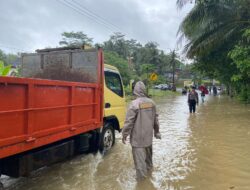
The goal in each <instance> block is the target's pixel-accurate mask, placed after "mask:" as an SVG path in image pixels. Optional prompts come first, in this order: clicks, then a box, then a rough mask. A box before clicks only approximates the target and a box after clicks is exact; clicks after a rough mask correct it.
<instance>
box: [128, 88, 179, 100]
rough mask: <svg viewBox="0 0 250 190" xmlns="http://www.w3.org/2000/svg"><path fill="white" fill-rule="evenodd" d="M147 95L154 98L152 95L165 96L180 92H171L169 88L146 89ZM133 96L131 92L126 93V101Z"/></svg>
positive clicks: (175, 94)
mask: <svg viewBox="0 0 250 190" xmlns="http://www.w3.org/2000/svg"><path fill="white" fill-rule="evenodd" d="M148 94H149V97H150V98H154V97H166V96H177V95H180V92H177V91H176V92H173V91H170V90H159V89H149V91H148ZM134 98H135V97H134V96H133V95H132V93H129V94H128V93H126V101H127V102H128V101H131V100H133V99H134Z"/></svg>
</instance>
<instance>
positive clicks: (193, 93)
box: [188, 86, 199, 113]
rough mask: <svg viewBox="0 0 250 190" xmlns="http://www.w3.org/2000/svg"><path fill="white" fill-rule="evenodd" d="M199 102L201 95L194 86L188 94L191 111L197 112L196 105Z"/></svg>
mask: <svg viewBox="0 0 250 190" xmlns="http://www.w3.org/2000/svg"><path fill="white" fill-rule="evenodd" d="M198 104H199V96H198V93H197V92H196V91H195V87H194V86H193V87H192V90H191V92H189V94H188V105H189V112H190V113H192V112H193V113H195V111H196V105H198Z"/></svg>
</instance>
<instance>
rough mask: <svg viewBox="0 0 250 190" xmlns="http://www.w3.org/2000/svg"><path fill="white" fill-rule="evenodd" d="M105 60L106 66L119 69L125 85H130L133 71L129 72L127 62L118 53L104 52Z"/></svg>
mask: <svg viewBox="0 0 250 190" xmlns="http://www.w3.org/2000/svg"><path fill="white" fill-rule="evenodd" d="M104 58H105V60H104V62H105V64H109V65H113V66H115V67H117V68H118V69H119V71H120V73H121V76H122V79H123V83H124V84H125V85H128V84H129V81H130V79H131V78H132V74H133V71H132V72H131V70H129V68H128V62H127V60H125V59H123V58H122V57H120V56H119V55H118V54H117V53H115V52H111V51H104Z"/></svg>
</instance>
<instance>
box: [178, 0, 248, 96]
mask: <svg viewBox="0 0 250 190" xmlns="http://www.w3.org/2000/svg"><path fill="white" fill-rule="evenodd" d="M186 3H187V1H186V0H178V1H177V4H178V5H179V6H180V7H182V6H183V5H185V4H186ZM249 28H250V6H249V0H210V1H206V0H197V1H196V2H195V6H194V8H193V9H192V10H191V12H190V13H189V14H188V15H187V16H186V18H185V19H184V20H183V22H182V23H181V25H180V28H179V32H180V34H181V38H180V40H181V39H183V38H186V39H188V41H189V42H188V43H187V44H186V46H185V51H186V53H187V56H188V57H189V58H193V59H194V60H195V63H194V68H195V69H196V71H199V72H200V73H201V75H203V76H208V77H211V78H216V79H218V80H219V81H221V82H222V83H224V84H226V85H227V86H228V87H229V86H231V87H233V89H234V91H235V92H236V93H237V94H239V95H240V96H241V95H242V94H243V96H242V97H244V98H245V100H247V99H249V97H247V96H248V95H249V93H248V91H249V89H248V88H249V85H248V84H249V82H250V81H249V78H250V75H249V68H250V65H249V64H250V63H249V57H250V56H249V41H250V40H249V39H250V35H249V33H250V31H249ZM230 89H231V88H230ZM246 97H247V98H246Z"/></svg>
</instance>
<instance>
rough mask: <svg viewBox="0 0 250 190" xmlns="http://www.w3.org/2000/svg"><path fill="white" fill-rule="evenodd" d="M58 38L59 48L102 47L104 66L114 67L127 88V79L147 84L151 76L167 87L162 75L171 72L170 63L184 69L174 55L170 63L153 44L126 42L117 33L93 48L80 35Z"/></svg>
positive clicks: (167, 80)
mask: <svg viewBox="0 0 250 190" xmlns="http://www.w3.org/2000/svg"><path fill="white" fill-rule="evenodd" d="M62 38H63V39H62V41H60V42H59V44H60V45H63V46H77V47H81V46H83V45H91V46H95V47H102V48H103V50H104V54H105V63H107V64H110V65H114V66H116V67H117V68H118V69H119V70H120V72H121V75H122V77H123V82H124V84H125V85H128V84H129V81H130V80H131V79H134V80H143V81H144V82H145V83H147V82H148V77H149V75H150V74H151V73H153V72H155V73H157V74H158V80H157V81H156V82H155V84H160V83H167V82H170V81H169V79H168V78H167V77H166V76H165V74H166V73H167V72H172V70H173V69H172V67H173V63H175V68H185V65H184V64H183V63H182V62H180V61H179V60H178V56H177V55H175V56H174V59H173V57H172V53H171V54H165V53H164V51H162V50H160V49H159V48H158V44H157V43H155V42H148V43H146V44H145V45H142V44H140V43H139V42H138V41H137V40H134V39H126V38H125V35H123V34H121V33H114V34H113V35H111V36H110V38H109V39H108V40H107V41H104V42H103V43H97V44H93V42H92V38H89V37H88V36H87V35H85V34H83V33H82V32H64V33H63V34H62Z"/></svg>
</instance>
